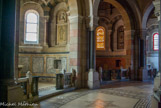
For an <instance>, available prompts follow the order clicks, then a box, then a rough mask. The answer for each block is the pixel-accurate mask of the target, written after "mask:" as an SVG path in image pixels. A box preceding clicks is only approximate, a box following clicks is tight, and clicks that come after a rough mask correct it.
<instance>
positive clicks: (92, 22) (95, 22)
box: [86, 16, 99, 31]
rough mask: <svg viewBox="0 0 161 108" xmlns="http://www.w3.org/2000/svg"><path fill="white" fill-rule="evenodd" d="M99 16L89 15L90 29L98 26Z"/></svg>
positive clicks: (87, 19)
mask: <svg viewBox="0 0 161 108" xmlns="http://www.w3.org/2000/svg"><path fill="white" fill-rule="evenodd" d="M98 20H99V17H95V16H89V17H87V18H86V24H87V27H88V28H89V30H90V31H93V30H94V29H95V28H96V27H97V26H98Z"/></svg>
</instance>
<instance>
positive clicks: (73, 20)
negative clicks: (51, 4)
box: [68, 15, 84, 23]
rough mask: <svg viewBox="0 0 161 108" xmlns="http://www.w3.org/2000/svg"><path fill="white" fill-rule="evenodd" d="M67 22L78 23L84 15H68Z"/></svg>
mask: <svg viewBox="0 0 161 108" xmlns="http://www.w3.org/2000/svg"><path fill="white" fill-rule="evenodd" d="M68 19H69V23H79V22H82V21H83V20H84V16H80V15H78V16H68Z"/></svg>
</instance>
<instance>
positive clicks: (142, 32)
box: [136, 29, 147, 40]
mask: <svg viewBox="0 0 161 108" xmlns="http://www.w3.org/2000/svg"><path fill="white" fill-rule="evenodd" d="M146 34H147V29H137V30H136V35H137V36H138V37H139V38H140V39H142V40H144V39H145V37H146Z"/></svg>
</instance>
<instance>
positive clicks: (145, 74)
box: [138, 67, 148, 81]
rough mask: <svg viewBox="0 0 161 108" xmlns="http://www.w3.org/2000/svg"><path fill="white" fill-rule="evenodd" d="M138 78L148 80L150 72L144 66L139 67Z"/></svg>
mask: <svg viewBox="0 0 161 108" xmlns="http://www.w3.org/2000/svg"><path fill="white" fill-rule="evenodd" d="M138 80H139V81H147V80H148V72H147V70H146V69H145V68H144V67H140V68H139V69H138Z"/></svg>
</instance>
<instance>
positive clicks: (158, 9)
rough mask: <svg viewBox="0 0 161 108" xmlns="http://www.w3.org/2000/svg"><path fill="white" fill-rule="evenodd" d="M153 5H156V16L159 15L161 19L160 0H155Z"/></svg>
mask: <svg viewBox="0 0 161 108" xmlns="http://www.w3.org/2000/svg"><path fill="white" fill-rule="evenodd" d="M153 5H154V7H155V16H157V17H158V21H159V20H160V0H155V1H153Z"/></svg>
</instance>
